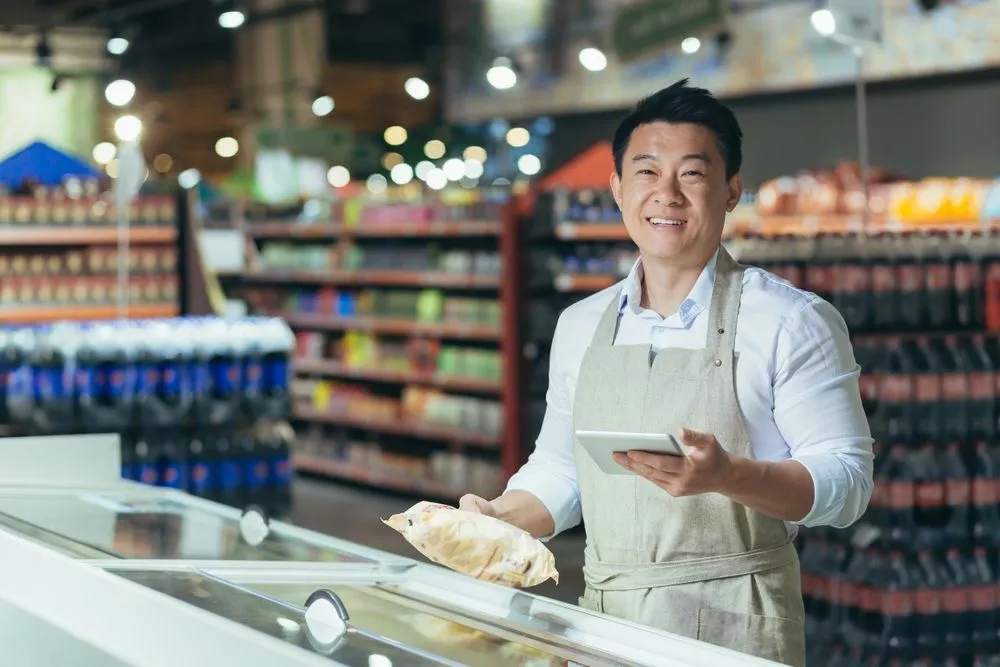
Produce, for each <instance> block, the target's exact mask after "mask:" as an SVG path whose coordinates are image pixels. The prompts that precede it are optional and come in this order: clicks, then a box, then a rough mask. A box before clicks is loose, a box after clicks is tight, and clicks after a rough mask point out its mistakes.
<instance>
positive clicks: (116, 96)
mask: <svg viewBox="0 0 1000 667" xmlns="http://www.w3.org/2000/svg"><path fill="white" fill-rule="evenodd" d="M134 97H135V84H134V83H132V82H131V81H129V80H128V79H117V80H115V81H112V82H111V83H109V84H108V86H107V87H106V88H105V89H104V99H106V100H107V101H108V103H109V104H113V105H115V106H116V107H123V106H126V105H127V104H128V103H129V102H131V101H132V98H134Z"/></svg>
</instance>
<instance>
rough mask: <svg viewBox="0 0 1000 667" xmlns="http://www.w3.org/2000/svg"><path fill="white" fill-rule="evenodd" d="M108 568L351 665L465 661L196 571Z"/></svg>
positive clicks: (401, 666) (408, 666) (429, 665)
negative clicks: (326, 617)
mask: <svg viewBox="0 0 1000 667" xmlns="http://www.w3.org/2000/svg"><path fill="white" fill-rule="evenodd" d="M111 571H112V572H114V573H115V574H116V575H118V576H120V577H123V578H125V579H128V580H130V581H133V582H135V583H138V584H141V585H143V586H145V587H147V588H150V589H152V590H155V591H157V592H160V593H163V594H165V595H169V596H170V597H173V598H175V599H177V600H181V601H183V602H186V603H188V604H191V605H193V606H195V607H198V608H200V609H204V610H205V611H209V612H211V613H213V614H216V615H219V616H222V617H223V618H227V619H229V620H231V621H234V622H236V623H239V624H241V625H244V626H247V627H249V628H252V629H254V630H257V631H259V632H263V633H265V634H267V635H269V636H271V637H275V638H277V639H281V640H283V641H285V642H288V643H290V644H293V645H295V646H298V647H300V648H302V649H305V650H309V651H313V652H316V653H319V654H321V655H324V656H327V657H329V658H330V659H331V661H333V662H336V663H340V664H344V665H348V666H349V667H390V666H391V667H436V666H439V665H446V666H455V667H458V666H460V665H462V664H463V663H461V662H454V661H452V660H451V659H448V658H447V657H446V656H443V655H438V654H434V653H430V652H427V651H424V650H421V648H420V647H415V646H412V645H406V644H403V643H400V642H398V641H395V640H394V639H392V638H390V637H387V636H385V635H381V634H379V633H377V632H372V631H370V630H369V629H368V628H367V627H365V626H366V624H365V623H360V622H358V621H357V620H355V618H354V616H353V614H352V615H351V616H350V618H349V619H348V620H347V623H346V624H345V626H340V627H336V626H337V624H336V623H333V624H327V623H326V622H325V621H324V620H320V621H319V622H317V620H316V619H317V616H316V615H315V614H312V609H307V608H306V606H304V605H295V604H291V603H288V602H284V601H282V600H279V599H275V598H270V597H267V596H264V595H261V594H259V593H255V592H253V591H250V590H247V589H245V588H240V587H238V586H236V585H233V584H230V583H228V582H226V581H223V580H221V579H218V578H216V577H213V576H211V575H208V574H206V573H202V572H198V571H195V570H186V571H185V570H165V571H155V570H127V569H121V570H119V569H115V570H111ZM345 602H346V600H345ZM348 604H350V603H348ZM480 664H482V663H480ZM506 664H510V663H506ZM546 664H548V663H546Z"/></svg>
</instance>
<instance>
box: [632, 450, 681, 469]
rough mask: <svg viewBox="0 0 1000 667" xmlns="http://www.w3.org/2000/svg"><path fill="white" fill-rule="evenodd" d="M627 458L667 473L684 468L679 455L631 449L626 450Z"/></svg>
mask: <svg viewBox="0 0 1000 667" xmlns="http://www.w3.org/2000/svg"><path fill="white" fill-rule="evenodd" d="M628 458H629V459H630V460H632V461H634V462H636V463H641V464H643V465H647V466H649V467H650V468H656V469H657V470H662V471H663V472H668V473H674V474H676V473H679V472H681V471H683V470H684V465H685V461H684V458H683V457H681V456H671V455H670V454H651V453H650V452H640V451H636V450H632V451H630V452H628Z"/></svg>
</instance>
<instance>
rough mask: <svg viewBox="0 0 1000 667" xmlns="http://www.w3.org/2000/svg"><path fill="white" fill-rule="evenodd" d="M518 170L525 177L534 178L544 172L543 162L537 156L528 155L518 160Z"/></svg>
mask: <svg viewBox="0 0 1000 667" xmlns="http://www.w3.org/2000/svg"><path fill="white" fill-rule="evenodd" d="M517 169H518V171H520V172H521V173H522V174H524V175H525V176H534V175H535V174H537V173H538V172H540V171H541V170H542V161H541V160H539V159H538V157H537V156H534V155H532V154H531V153H527V154H526V155H522V156H521V157H519V158H518V159H517Z"/></svg>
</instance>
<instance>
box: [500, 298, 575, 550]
mask: <svg viewBox="0 0 1000 667" xmlns="http://www.w3.org/2000/svg"><path fill="white" fill-rule="evenodd" d="M565 329H566V323H565V315H561V316H560V317H559V321H558V323H557V324H556V331H555V333H554V334H553V336H552V351H551V352H550V356H549V386H548V390H547V391H546V394H545V416H544V417H543V419H542V427H541V430H540V431H539V434H538V439H537V440H535V451H534V452H532V454H531V456H529V457H528V461H527V462H526V463H525V464H524V465H523V466H522V467H521V469H520V470H519V471H518V472H517V473H516V474H515V475H514V476H513V477H511V478H510V481H509V482H508V483H507V490H508V491H513V490H519V491H527V492H529V493H531V494H533V495H534V496H535V497H537V498H538V499H539V500H541V501H542V504H543V505H545V507H546V508H547V509H548V510H549V513H550V514H551V515H552V520H553V523H554V524H555V531H554V532H553V533H552V535H549V536H547V537H545V538H543V541H544V540H548V539H550V538H552V537H555V536H556V535H558V534H559V533H561V532H563V531H564V530H567V529H569V528H572V527H573V526H575V525H577V524H579V523H580V521H581V520H582V514H581V508H580V486H579V483H578V482H577V477H576V460H575V456H574V442H575V439H576V435H575V431H574V428H573V397H574V394H575V392H574V390H573V387H572V383H573V382H574V381H575V380H574V379H573V378H575V377H576V373H575V372H572V370H573V369H571V368H570V367H569V364H570V363H571V361H570V360H569V359H567V356H570V355H567V354H566V352H567V348H566V340H567V339H566V335H565Z"/></svg>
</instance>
